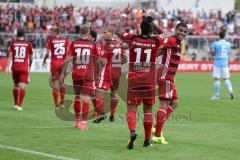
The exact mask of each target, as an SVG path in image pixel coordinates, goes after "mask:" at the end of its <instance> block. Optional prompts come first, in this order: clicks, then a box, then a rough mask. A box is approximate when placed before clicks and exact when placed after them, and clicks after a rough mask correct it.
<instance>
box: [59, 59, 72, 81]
mask: <svg viewBox="0 0 240 160" xmlns="http://www.w3.org/2000/svg"><path fill="white" fill-rule="evenodd" d="M70 61H71V56H70V55H67V56H66V59H65V61H64V64H63V67H62V73H61V76H60V82H63V80H64V79H65V76H66V70H67V66H68V64H69V62H70Z"/></svg>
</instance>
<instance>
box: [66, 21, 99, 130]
mask: <svg viewBox="0 0 240 160" xmlns="http://www.w3.org/2000/svg"><path fill="white" fill-rule="evenodd" d="M80 34H81V39H79V40H77V41H74V42H72V43H71V44H70V46H69V49H68V52H67V57H66V59H65V64H64V67H63V71H62V75H61V81H63V80H64V78H65V74H66V69H67V67H66V66H67V64H68V62H69V61H70V60H72V63H73V72H72V80H73V85H74V92H75V100H74V111H75V116H76V122H75V127H76V128H80V129H81V130H87V119H88V113H89V106H90V101H91V97H92V96H93V95H94V91H95V82H94V64H95V63H96V59H97V58H98V57H99V55H100V53H99V52H100V49H99V47H97V45H96V44H95V43H94V42H92V41H91V40H90V27H89V26H88V25H82V26H81V27H80ZM81 100H82V103H81ZM80 116H81V117H80Z"/></svg>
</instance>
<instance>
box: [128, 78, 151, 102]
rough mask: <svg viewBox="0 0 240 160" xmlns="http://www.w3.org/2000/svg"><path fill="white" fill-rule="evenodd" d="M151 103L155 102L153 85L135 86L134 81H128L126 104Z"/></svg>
mask: <svg viewBox="0 0 240 160" xmlns="http://www.w3.org/2000/svg"><path fill="white" fill-rule="evenodd" d="M141 103H143V104H144V105H153V104H154V103H155V85H148V86H144V85H142V86H139V85H138V86H136V85H135V84H134V82H130V81H129V82H128V91H127V104H128V105H131V106H138V105H141Z"/></svg>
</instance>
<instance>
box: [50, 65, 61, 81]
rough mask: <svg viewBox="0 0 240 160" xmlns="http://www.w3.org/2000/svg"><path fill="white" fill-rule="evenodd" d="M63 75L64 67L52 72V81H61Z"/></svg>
mask: <svg viewBox="0 0 240 160" xmlns="http://www.w3.org/2000/svg"><path fill="white" fill-rule="evenodd" d="M61 73H62V67H60V68H58V69H55V70H53V71H51V79H52V81H58V80H59V79H60V76H61Z"/></svg>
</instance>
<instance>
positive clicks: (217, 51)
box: [210, 31, 234, 100]
mask: <svg viewBox="0 0 240 160" xmlns="http://www.w3.org/2000/svg"><path fill="white" fill-rule="evenodd" d="M219 38H220V40H218V41H215V42H213V43H212V45H211V50H210V53H211V55H212V56H214V64H213V72H212V76H213V78H214V81H215V82H214V89H215V95H214V96H213V97H212V98H211V99H212V100H218V99H220V78H223V81H224V83H225V85H226V87H227V89H228V91H229V93H230V98H231V99H233V98H234V94H233V87H232V84H231V81H230V80H229V78H230V73H229V68H228V57H229V54H230V53H231V44H230V42H228V41H226V40H225V32H223V31H222V32H220V33H219Z"/></svg>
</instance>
